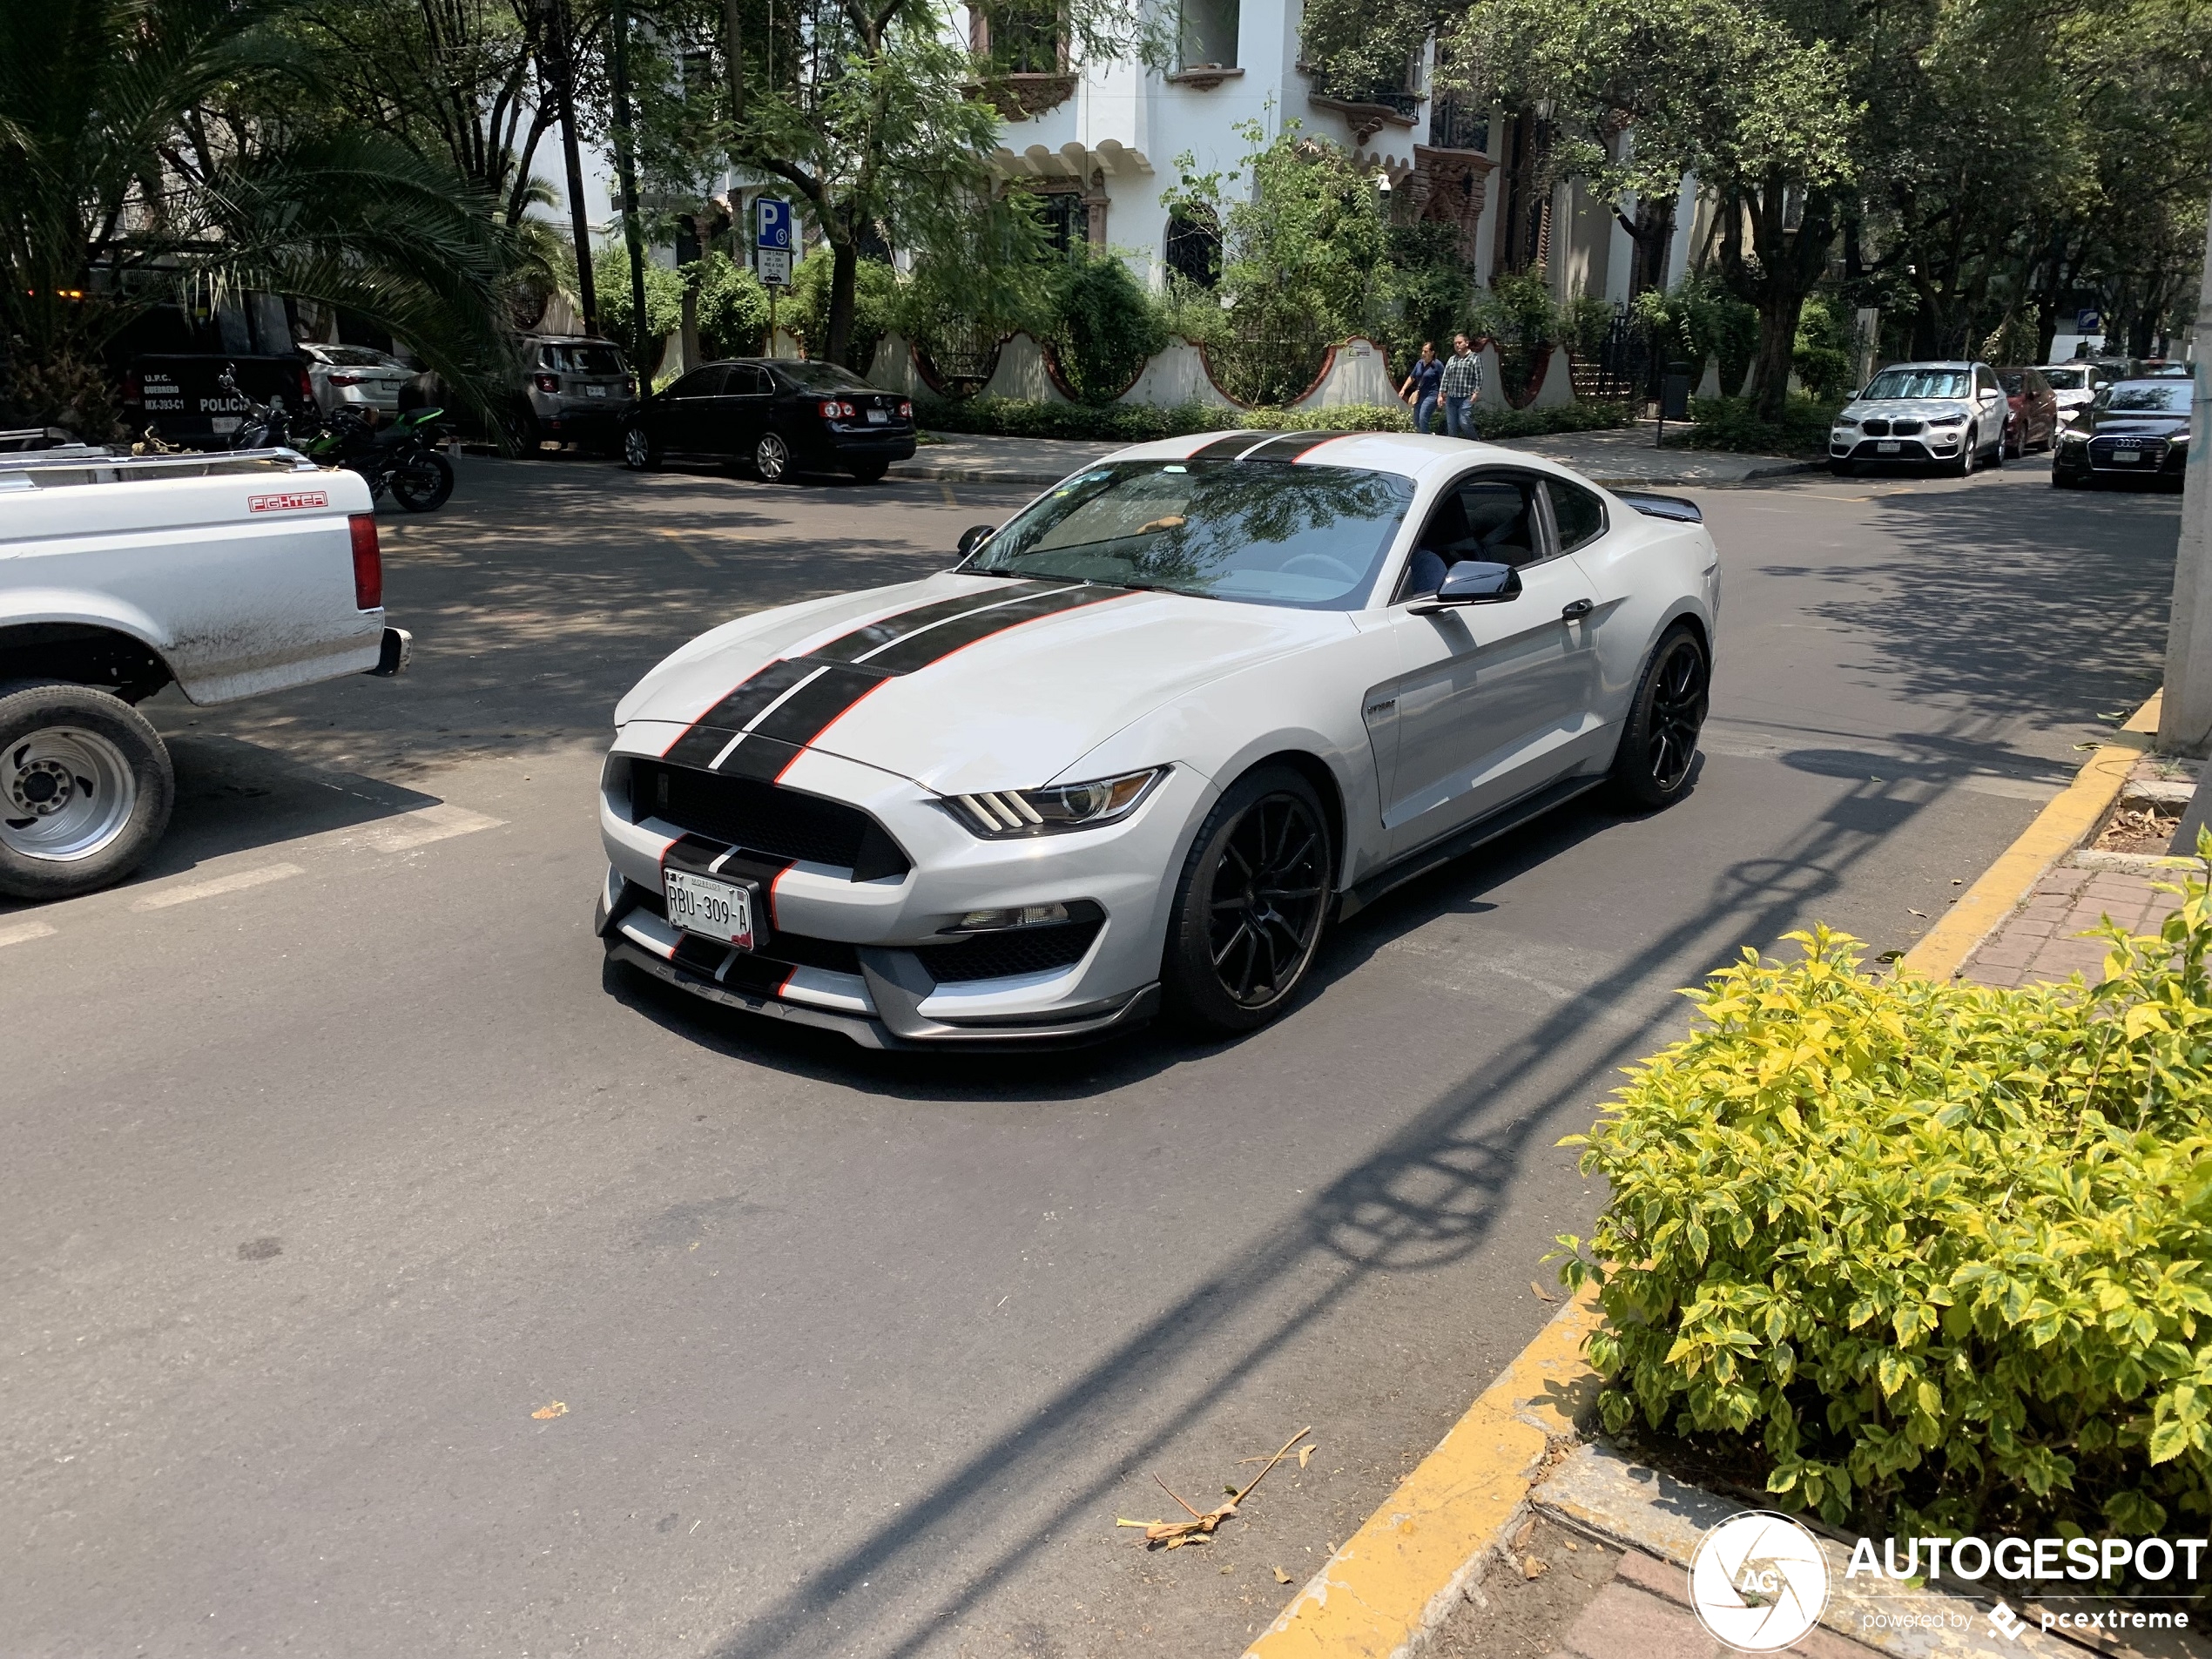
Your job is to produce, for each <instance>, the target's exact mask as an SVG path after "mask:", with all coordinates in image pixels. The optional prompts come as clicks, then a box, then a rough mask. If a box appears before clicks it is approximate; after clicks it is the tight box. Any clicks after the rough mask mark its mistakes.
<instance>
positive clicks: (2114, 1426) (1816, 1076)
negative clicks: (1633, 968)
mask: <svg viewBox="0 0 2212 1659" xmlns="http://www.w3.org/2000/svg"><path fill="white" fill-rule="evenodd" d="M2183 891H2184V900H2185V901H2184V904H2183V907H2182V909H2181V911H2180V912H2179V913H2177V914H2176V915H2175V917H2174V918H2173V919H2172V920H2171V921H2169V922H2168V923H2167V924H2166V927H2165V930H2164V933H2163V934H2161V935H2158V936H2153V937H2148V938H2144V939H2139V940H2130V939H2129V938H2128V936H2127V935H2126V934H2124V933H2122V932H2121V930H2119V929H2117V928H2113V929H2110V930H2109V931H2108V934H2107V937H2108V939H2109V941H2110V945H2111V953H2110V954H2109V955H2108V957H2107V961H2106V965H2105V974H2104V978H2103V980H2102V981H2101V982H2100V983H2099V984H2097V985H2095V986H2094V987H2089V986H2085V985H2083V984H2082V983H2081V982H2080V981H2075V982H2074V984H2073V985H2072V986H2071V987H2057V988H2033V989H2027V990H2018V991H2005V990H1991V989H1986V988H1979V987H1974V986H1970V985H1963V984H1939V983H1935V982H1933V981H1929V980H1927V979H1925V978H1921V977H1918V976H1914V975H1911V974H1905V975H1901V976H1900V977H1898V978H1897V979H1896V980H1894V981H1883V980H1877V979H1874V978H1870V977H1868V976H1866V975H1865V974H1861V973H1859V972H1858V948H1859V947H1858V941H1856V940H1852V939H1851V938H1848V937H1846V936H1844V935H1843V934H1831V933H1829V932H1827V931H1826V930H1825V929H1822V930H1818V931H1816V932H1814V933H1812V934H1793V935H1792V936H1791V937H1792V938H1793V939H1794V940H1795V941H1797V942H1798V943H1799V944H1801V945H1802V947H1803V948H1804V960H1803V961H1797V962H1793V963H1791V964H1789V965H1787V966H1783V965H1779V964H1776V963H1772V962H1769V961H1761V960H1759V959H1758V957H1757V954H1756V953H1754V952H1751V951H1749V950H1747V951H1746V952H1745V953H1744V960H1743V961H1740V962H1738V963H1737V964H1736V965H1734V966H1733V967H1730V968H1728V969H1726V970H1725V971H1723V972H1721V973H1718V974H1715V975H1713V977H1712V979H1711V980H1710V981H1709V982H1708V984H1707V986H1706V988H1704V989H1703V990H1700V991H1693V992H1691V993H1689V995H1690V996H1691V997H1692V998H1693V999H1694V1000H1695V1001H1696V1003H1697V1014H1696V1020H1695V1023H1694V1027H1693V1029H1692V1031H1691V1034H1690V1035H1689V1037H1688V1038H1686V1039H1685V1040H1684V1041H1683V1042H1678V1043H1676V1044H1675V1045H1674V1046H1673V1047H1671V1048H1669V1049H1666V1050H1665V1051H1664V1052H1663V1053H1662V1054H1660V1055H1657V1056H1656V1057H1655V1058H1653V1059H1652V1060H1650V1061H1649V1062H1647V1063H1645V1064H1644V1065H1642V1066H1641V1067H1639V1068H1637V1069H1635V1070H1634V1071H1632V1072H1631V1073H1630V1077H1631V1081H1630V1082H1629V1085H1628V1086H1627V1087H1626V1088H1625V1089H1622V1090H1621V1091H1620V1094H1619V1096H1618V1103H1617V1104H1615V1106H1613V1107H1612V1108H1610V1109H1608V1115H1607V1116H1605V1117H1604V1118H1603V1119H1602V1120H1601V1121H1600V1123H1598V1125H1597V1126H1596V1128H1595V1130H1593V1131H1592V1132H1591V1133H1590V1135H1589V1136H1587V1137H1584V1136H1576V1137H1574V1138H1575V1140H1577V1141H1581V1142H1582V1143H1584V1144H1585V1145H1586V1147H1587V1150H1585V1152H1584V1154H1583V1158H1582V1167H1583V1169H1584V1170H1586V1171H1591V1172H1599V1173H1602V1174H1603V1175H1604V1176H1605V1177H1606V1178H1607V1180H1608V1182H1609V1183H1610V1184H1611V1188H1612V1196H1611V1199H1610V1201H1609V1203H1608V1205H1607V1207H1606V1209H1605V1211H1604V1213H1603V1214H1602V1217H1601V1218H1600V1220H1599V1222H1598V1225H1597V1231H1596V1233H1595V1237H1593V1238H1590V1239H1589V1240H1588V1241H1587V1242H1584V1241H1581V1240H1578V1239H1575V1238H1562V1239H1561V1244H1562V1245H1563V1246H1565V1247H1566V1248H1567V1249H1568V1251H1570V1252H1573V1254H1572V1258H1571V1259H1570V1260H1568V1262H1567V1264H1566V1265H1565V1267H1564V1270H1563V1271H1562V1273H1561V1277H1562V1278H1564V1279H1565V1280H1566V1281H1567V1282H1568V1284H1570V1285H1580V1284H1581V1283H1582V1282H1583V1281H1584V1280H1585V1278H1589V1277H1592V1276H1595V1277H1598V1278H1602V1291H1601V1292H1600V1295H1601V1299H1602V1305H1603V1307H1604V1310H1605V1312H1606V1315H1607V1324H1606V1325H1605V1327H1604V1328H1603V1330H1602V1332H1600V1333H1599V1334H1598V1335H1596V1336H1595V1337H1594V1338H1593V1339H1592V1340H1591V1343H1590V1348H1589V1354H1590V1359H1591V1360H1592V1362H1593V1363H1594V1364H1595V1365H1596V1366H1598V1367H1599V1368H1600V1369H1601V1370H1602V1371H1605V1372H1608V1373H1609V1374H1610V1375H1611V1377H1612V1382H1611V1385H1610V1386H1608V1389H1607V1392H1606V1394H1605V1397H1604V1400H1603V1411H1604V1414H1605V1420H1606V1422H1607V1425H1608V1427H1609V1428H1611V1429H1613V1430H1614V1431H1615V1432H1618V1431H1620V1430H1622V1429H1623V1428H1625V1427H1627V1426H1629V1424H1630V1422H1631V1421H1632V1420H1634V1419H1635V1417H1636V1416H1637V1415H1639V1414H1641V1416H1642V1418H1643V1419H1644V1420H1645V1421H1646V1422H1647V1423H1649V1425H1650V1426H1653V1427H1655V1428H1658V1429H1662V1430H1665V1431H1671V1432H1673V1433H1714V1432H1719V1433H1727V1434H1732V1435H1738V1436H1742V1437H1744V1438H1745V1439H1746V1440H1750V1441H1751V1442H1754V1443H1756V1444H1757V1446H1758V1447H1762V1448H1763V1453H1762V1455H1763V1458H1764V1462H1765V1463H1766V1465H1767V1467H1768V1468H1769V1470H1770V1475H1769V1479H1768V1481H1767V1486H1768V1489H1769V1490H1770V1492H1772V1493H1774V1494H1777V1496H1778V1497H1779V1498H1780V1499H1781V1500H1782V1501H1784V1503H1787V1504H1789V1505H1790V1506H1791V1507H1812V1508H1815V1509H1817V1510H1818V1511H1819V1512H1820V1513H1821V1514H1823V1515H1824V1516H1825V1517H1826V1518H1827V1519H1828V1520H1829V1521H1831V1522H1841V1521H1844V1520H1845V1519H1846V1518H1854V1519H1856V1520H1857V1521H1858V1523H1859V1524H1860V1525H1861V1526H1863V1527H1870V1528H1871V1527H1873V1526H1874V1524H1875V1523H1876V1522H1877V1521H1880V1522H1883V1523H1885V1524H1887V1525H1891V1526H1896V1527H1925V1528H1933V1529H1941V1530H1946V1531H1953V1530H1959V1529H1971V1528H1973V1527H1975V1526H1977V1525H1989V1524H2002V1523H2004V1522H2006V1521H2008V1520H2013V1519H2020V1520H2026V1519H2029V1518H2035V1519H2040V1520H2041V1521H2047V1522H2053V1523H2055V1524H2059V1525H2061V1526H2064V1525H2067V1524H2069V1523H2070V1524H2073V1525H2079V1526H2080V1527H2084V1528H2085V1529H2092V1530H2097V1529H2104V1528H2111V1529H2115V1530H2119V1531H2123V1532H2131V1533H2143V1532H2150V1531H2155V1530H2156V1529H2157V1528H2158V1527H2160V1526H2161V1525H2162V1524H2163V1523H2164V1522H2165V1521H2166V1520H2167V1518H2168V1516H2169V1515H2175V1514H2188V1515H2191V1516H2202V1515H2203V1514H2207V1513H2208V1511H2209V1510H2212V1503H2208V1498H2212V1487H2209V1484H2208V1483H2209V1481H2212V1265H2208V1264H2212V995H2208V986H2207V981H2206V958H2207V953H2208V950H2209V949H2212V905H2208V901H2207V898H2206V889H2205V886H2204V884H2203V883H2202V882H2201V881H2193V882H2190V883H2188V885H2187V887H2186V888H2185V889H2184V890H2183ZM2193 1525H2194V1526H2195V1527H2202V1521H2195V1522H2194V1523H2193Z"/></svg>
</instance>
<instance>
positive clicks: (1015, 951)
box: [914, 921, 1105, 985]
mask: <svg viewBox="0 0 2212 1659" xmlns="http://www.w3.org/2000/svg"><path fill="white" fill-rule="evenodd" d="M1104 925H1105V924H1104V923H1103V922H1100V921H1062V922H1055V923H1053V924H1051V925H1050V926H1049V927H1013V928H1008V930H1007V931H1006V932H1004V933H1001V934H975V935H974V937H973V938H969V939H963V940H961V941H960V943H959V944H957V945H928V946H925V947H924V948H921V949H920V950H917V951H916V952H914V955H915V956H916V957H917V958H918V959H920V961H921V965H922V968H924V970H925V971H927V974H929V977H930V978H931V979H933V980H934V981H937V983H938V984H940V985H946V984H952V983H955V982H959V981H968V980H977V979H1006V978H1008V977H1010V976H1011V975H1013V974H1042V973H1048V972H1049V971H1050V970H1051V969H1053V968H1069V967H1072V966H1073V965H1074V964H1076V963H1077V962H1079V961H1082V959H1083V953H1084V952H1085V951H1087V950H1089V948H1090V941H1092V940H1094V939H1096V938H1097V937H1098V930H1099V928H1100V927H1103V926H1104Z"/></svg>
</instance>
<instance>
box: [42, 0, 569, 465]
mask: <svg viewBox="0 0 2212 1659" xmlns="http://www.w3.org/2000/svg"><path fill="white" fill-rule="evenodd" d="M290 3H291V0H48V3H44V4H38V5H33V4H30V3H9V4H7V5H5V6H0V260H4V264H5V270H4V273H0V408H6V407H7V406H9V405H12V406H13V407H14V410H15V415H16V418H17V419H29V420H31V421H54V420H60V421H66V422H68V423H71V424H76V425H78V426H79V428H80V429H85V430H88V431H91V432H92V433H93V435H99V436H105V431H99V430H97V428H103V427H105V426H108V425H109V424H111V421H112V419H113V409H114V404H113V401H112V395H111V393H110V391H109V389H108V388H107V384H106V376H105V372H104V370H103V368H102V364H101V353H102V350H103V348H104V347H105V346H106V345H107V344H108V342H109V341H111V340H112V339H113V338H114V337H115V335H116V334H117V333H118V331H119V330H120V329H122V328H123V327H125V326H126V325H127V324H128V323H130V322H131V321H132V320H133V319H134V318H136V317H138V316H140V315H143V314H145V313H146V312H147V311H149V310H152V309H153V308H154V307H159V306H163V305H166V304H171V303H174V302H176V301H178V300H192V299H195V298H197V299H200V300H219V299H221V298H223V297H225V296H226V295H228V294H236V293H243V292H245V291H246V290H249V289H250V290H258V291H262V292H266V293H277V294H280V295H284V296H287V297H290V298H294V299H298V300H310V301H314V302H316V303H319V304H320V305H324V306H340V307H347V309H349V310H351V311H354V312H355V313H357V314H360V315H361V316H362V317H363V318H365V319H366V320H368V321H369V322H370V323H371V324H373V325H374V326H375V327H381V328H383V329H386V330H388V331H389V332H390V333H391V334H395V335H396V336H398V337H400V338H401V339H403V340H405V341H407V342H408V344H409V346H410V347H412V348H413V349H414V350H415V352H416V353H417V354H419V355H420V356H421V358H422V359H423V361H425V362H426V363H427V364H428V366H429V367H430V368H432V369H434V370H435V371H436V373H437V374H439V375H440V376H441V378H442V380H443V381H444V382H445V384H446V387H447V388H448V391H449V392H450V393H451V394H453V395H456V396H457V397H459V398H460V399H461V400H462V401H464V402H467V403H469V404H471V405H474V406H475V407H477V408H482V409H484V410H487V411H488V410H489V408H491V406H492V404H493V401H494V400H495V399H496V395H497V392H496V388H497V386H498V383H499V381H500V380H501V378H502V369H503V368H504V365H505V361H506V353H507V351H508V350H509V347H508V345H507V343H506V331H505V328H504V326H503V324H504V309H503V304H502V295H503V293H504V291H505V286H506V283H507V281H508V280H509V277H510V276H511V275H512V274H513V273H514V272H515V271H516V268H517V267H518V266H521V265H523V264H524V263H526V262H527V256H526V255H525V254H524V253H523V251H522V248H521V246H520V244H519V243H518V241H517V240H516V236H515V234H514V233H513V232H512V231H511V230H510V229H509V227H507V226H503V225H502V224H501V223H500V222H499V221H498V219H497V217H496V213H495V212H494V208H493V204H492V203H491V202H490V201H489V199H487V198H485V197H484V196H483V195H482V192H476V191H472V190H471V189H470V188H469V186H468V185H465V184H464V183H463V182H462V180H461V179H458V178H456V177H455V175H453V174H452V173H451V172H449V171H447V170H443V169H442V168H441V167H439V166H438V165H435V164H434V163H431V162H429V161H427V160H425V159H424V158H421V156H418V155H416V154H414V153H413V152H409V151H408V150H407V149H405V148H403V147H402V146H401V145H399V144H397V143H396V142H395V141H394V140H392V139H391V138H386V137H384V136H381V135H379V134H376V133H373V132H366V131H362V130H360V129H357V128H354V129H349V128H347V127H346V126H343V125H337V124H336V123H335V122H334V121H333V120H332V119H330V118H327V116H323V115H322V114H321V111H322V110H323V107H324V106H323V105H322V103H321V102H320V100H319V99H318V98H317V96H316V91H315V84H314V76H313V73H312V68H311V65H310V64H307V62H305V61H304V60H303V58H302V57H301V55H300V53H299V52H298V50H297V48H296V47H295V46H293V44H290V43H289V42H287V39H286V37H285V36H284V34H283V32H282V31H281V30H279V29H278V28H276V27H274V26H273V25H274V24H276V23H277V22H278V21H279V20H280V17H281V16H282V14H283V13H284V11H285V10H287V8H288V6H289V4H290ZM272 89H277V90H278V91H279V92H280V94H281V95H280V96H273V91H272ZM287 110H290V111H310V112H315V113H316V115H317V117H318V118H314V119H303V118H299V117H298V116H297V115H287V113H284V111H287ZM271 111H278V112H277V113H271ZM341 114H342V112H341Z"/></svg>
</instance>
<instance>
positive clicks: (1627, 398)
mask: <svg viewBox="0 0 2212 1659" xmlns="http://www.w3.org/2000/svg"><path fill="white" fill-rule="evenodd" d="M1660 367H1661V365H1660V363H1659V361H1658V358H1657V354H1656V353H1655V352H1654V351H1653V350H1652V349H1651V336H1650V334H1649V332H1648V331H1647V330H1646V329H1645V327H1644V326H1643V325H1642V323H1641V322H1639V321H1638V320H1636V319H1635V317H1634V316H1632V315H1630V314H1629V313H1628V312H1627V311H1625V310H1623V311H1620V312H1616V313H1615V315H1614V318H1613V321H1612V323H1611V325H1610V326H1608V327H1607V329H1606V331H1605V337H1604V339H1603V340H1602V341H1599V343H1598V348H1597V349H1596V350H1595V352H1591V353H1588V354H1586V355H1584V356H1582V357H1580V358H1577V359H1576V360H1575V396H1577V397H1581V398H1589V399H1592V400H1595V401H1598V402H1604V403H1638V402H1642V401H1643V400H1645V399H1647V398H1653V397H1656V396H1658V395H1659V380H1658V377H1659V371H1660Z"/></svg>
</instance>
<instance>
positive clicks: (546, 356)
mask: <svg viewBox="0 0 2212 1659" xmlns="http://www.w3.org/2000/svg"><path fill="white" fill-rule="evenodd" d="M537 366H538V367H539V368H560V367H561V348H560V347H557V346H540V347H538V348H537Z"/></svg>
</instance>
